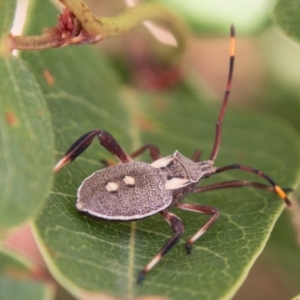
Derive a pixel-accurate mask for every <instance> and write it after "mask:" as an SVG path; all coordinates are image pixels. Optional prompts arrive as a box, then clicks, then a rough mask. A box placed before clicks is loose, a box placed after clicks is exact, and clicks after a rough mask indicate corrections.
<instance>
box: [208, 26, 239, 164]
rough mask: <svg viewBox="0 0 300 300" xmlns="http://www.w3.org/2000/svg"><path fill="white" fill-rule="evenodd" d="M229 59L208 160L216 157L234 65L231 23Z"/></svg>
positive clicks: (233, 33)
mask: <svg viewBox="0 0 300 300" xmlns="http://www.w3.org/2000/svg"><path fill="white" fill-rule="evenodd" d="M230 37H231V38H230V61H229V72H228V79H227V85H226V90H225V94H224V97H223V103H222V107H221V111H220V114H219V117H218V120H217V123H216V133H215V142H214V146H213V150H212V152H211V155H210V160H215V159H216V158H217V155H218V152H219V148H220V144H221V138H222V122H223V119H224V115H225V111H226V106H227V103H228V99H229V94H230V90H231V82H232V75H233V67H234V58H235V29H234V26H233V25H231V27H230Z"/></svg>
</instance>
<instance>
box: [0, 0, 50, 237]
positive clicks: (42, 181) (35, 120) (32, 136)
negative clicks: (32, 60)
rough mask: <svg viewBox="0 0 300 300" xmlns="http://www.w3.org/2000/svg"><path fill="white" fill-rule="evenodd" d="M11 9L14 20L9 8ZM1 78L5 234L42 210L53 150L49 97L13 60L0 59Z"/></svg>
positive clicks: (0, 215)
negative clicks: (45, 96)
mask: <svg viewBox="0 0 300 300" xmlns="http://www.w3.org/2000/svg"><path fill="white" fill-rule="evenodd" d="M4 2H5V3H7V1H4ZM1 5H3V3H2V2H1ZM4 9H6V7H5V8H4ZM7 9H8V12H7V14H8V15H10V16H11V10H10V5H8V8H7ZM1 13H2V14H3V15H5V14H4V12H3V11H2V10H1ZM5 20H6V18H5ZM8 23H9V22H8V21H5V24H8ZM7 28H8V27H7V25H5V26H4V29H7ZM0 35H1V34H0ZM0 78H1V81H0V111H1V112H2V113H1V116H0V132H1V139H0V174H1V176H0V191H1V192H0V231H1V230H2V229H4V228H6V227H12V226H17V225H18V224H20V223H22V222H24V221H25V220H27V219H28V218H29V217H30V216H32V215H33V214H34V213H36V211H37V210H38V208H40V207H41V204H42V202H43V200H45V197H46V196H47V194H48V191H49V189H50V184H51V179H52V174H51V169H52V167H53V148H54V147H53V134H52V129H51V124H50V117H49V113H48V109H47V106H46V104H45V99H44V96H43V94H42V93H41V90H40V87H39V86H38V84H37V83H36V80H35V78H34V77H33V76H32V74H31V72H30V70H29V69H28V68H27V65H26V64H25V63H24V62H23V61H22V60H21V59H17V58H15V57H12V56H4V57H0Z"/></svg>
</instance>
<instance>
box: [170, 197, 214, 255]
mask: <svg viewBox="0 0 300 300" xmlns="http://www.w3.org/2000/svg"><path fill="white" fill-rule="evenodd" d="M176 207H178V208H180V209H183V210H188V211H193V212H197V213H202V214H206V215H211V217H210V219H209V220H208V221H207V222H206V223H205V224H204V225H203V226H202V227H201V228H200V229H199V230H198V231H197V232H196V234H194V235H193V236H192V237H191V238H189V240H188V241H187V242H186V244H185V247H186V251H187V253H188V254H190V253H191V251H192V245H193V243H194V242H195V241H196V240H197V239H199V238H200V237H201V236H202V235H203V234H204V233H205V232H206V231H207V229H208V228H209V227H210V226H211V225H212V224H213V223H214V222H215V221H216V220H217V218H218V217H219V215H220V214H219V211H218V209H217V208H215V207H212V206H206V205H196V204H190V203H178V204H177V205H176Z"/></svg>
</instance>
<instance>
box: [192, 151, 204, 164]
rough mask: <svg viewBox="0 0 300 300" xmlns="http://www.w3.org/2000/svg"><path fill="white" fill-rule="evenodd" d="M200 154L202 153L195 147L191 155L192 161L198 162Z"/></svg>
mask: <svg viewBox="0 0 300 300" xmlns="http://www.w3.org/2000/svg"><path fill="white" fill-rule="evenodd" d="M201 155H202V151H201V150H199V149H197V150H195V152H194V154H193V156H192V161H194V162H199V161H200V158H201Z"/></svg>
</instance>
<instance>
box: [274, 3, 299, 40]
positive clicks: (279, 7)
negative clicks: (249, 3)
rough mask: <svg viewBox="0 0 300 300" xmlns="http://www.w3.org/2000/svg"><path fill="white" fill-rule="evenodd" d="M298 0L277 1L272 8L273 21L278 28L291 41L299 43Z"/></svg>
mask: <svg viewBox="0 0 300 300" xmlns="http://www.w3.org/2000/svg"><path fill="white" fill-rule="evenodd" d="M299 14H300V1H299V0H290V1H284V0H278V2H277V4H276V6H275V8H274V19H275V22H276V23H277V25H278V26H279V28H280V29H281V30H282V31H283V32H284V33H285V34H286V35H287V36H289V37H290V38H291V39H293V40H296V41H297V42H298V43H299V41H300V33H299V25H300V21H299Z"/></svg>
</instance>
